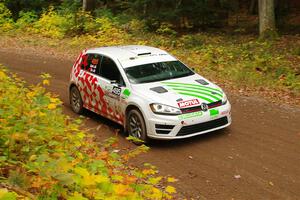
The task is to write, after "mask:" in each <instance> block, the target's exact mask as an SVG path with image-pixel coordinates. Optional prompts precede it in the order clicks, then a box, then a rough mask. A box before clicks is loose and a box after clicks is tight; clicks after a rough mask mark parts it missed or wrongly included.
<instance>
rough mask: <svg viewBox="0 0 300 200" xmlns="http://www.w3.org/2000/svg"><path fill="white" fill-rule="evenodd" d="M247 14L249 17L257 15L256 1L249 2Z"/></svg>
mask: <svg viewBox="0 0 300 200" xmlns="http://www.w3.org/2000/svg"><path fill="white" fill-rule="evenodd" d="M249 13H250V14H251V15H254V14H257V0H251V2H250V6H249Z"/></svg>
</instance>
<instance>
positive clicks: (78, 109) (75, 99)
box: [69, 86, 83, 114]
mask: <svg viewBox="0 0 300 200" xmlns="http://www.w3.org/2000/svg"><path fill="white" fill-rule="evenodd" d="M69 98H70V104H71V107H72V110H73V111H74V112H75V113H77V114H81V113H82V112H83V102H82V99H81V95H80V92H79V90H78V89H77V87H75V86H73V87H72V88H71V89H70V97H69Z"/></svg>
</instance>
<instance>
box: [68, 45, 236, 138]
mask: <svg viewBox="0 0 300 200" xmlns="http://www.w3.org/2000/svg"><path fill="white" fill-rule="evenodd" d="M69 94H70V95H69V96H70V104H71V107H72V109H73V111H74V112H76V113H78V114H80V113H82V112H83V110H84V109H87V110H90V111H93V112H95V113H97V114H99V115H102V116H104V117H106V118H109V119H111V120H113V121H115V122H117V123H118V124H121V125H122V126H123V127H124V130H126V131H128V133H129V134H130V135H131V136H133V137H136V138H138V139H139V140H143V141H145V142H147V140H148V139H149V138H156V139H180V138H187V137H192V136H195V135H199V134H204V133H207V132H210V131H214V130H218V129H222V128H225V127H227V126H229V125H230V124H231V112H230V109H231V105H230V103H229V101H228V100H227V97H226V94H225V93H224V92H223V91H222V89H221V88H219V87H218V86H217V85H215V84H214V83H212V82H210V81H208V80H207V79H205V78H204V77H202V76H200V75H199V74H197V73H195V72H194V71H193V70H192V69H190V68H188V67H187V66H186V65H185V64H183V63H182V62H181V61H179V60H178V59H176V58H175V57H174V56H172V55H170V54H169V53H167V52H166V51H164V50H160V49H157V48H154V47H148V46H140V45H129V46H111V47H100V48H93V49H87V50H84V51H82V52H81V54H80V55H79V56H78V58H77V60H76V62H75V64H74V65H73V67H72V71H71V75H70V86H69Z"/></svg>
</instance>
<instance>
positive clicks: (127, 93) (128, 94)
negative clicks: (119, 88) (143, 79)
mask: <svg viewBox="0 0 300 200" xmlns="http://www.w3.org/2000/svg"><path fill="white" fill-rule="evenodd" d="M130 94H131V92H130V90H129V89H127V88H126V89H125V90H124V91H123V95H124V96H126V97H129V96H130Z"/></svg>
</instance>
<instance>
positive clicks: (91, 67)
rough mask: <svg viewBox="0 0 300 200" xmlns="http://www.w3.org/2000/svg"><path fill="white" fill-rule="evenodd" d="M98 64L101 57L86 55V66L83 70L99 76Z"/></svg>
mask: <svg viewBox="0 0 300 200" xmlns="http://www.w3.org/2000/svg"><path fill="white" fill-rule="evenodd" d="M100 64H101V56H100V55H98V54H88V57H87V66H86V67H85V70H87V71H89V72H91V73H94V74H99V72H100Z"/></svg>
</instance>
